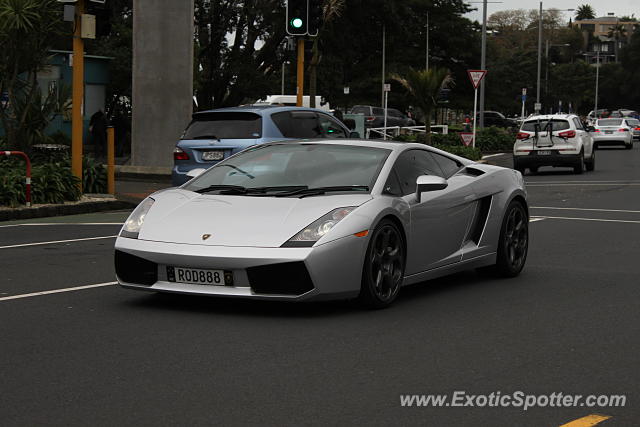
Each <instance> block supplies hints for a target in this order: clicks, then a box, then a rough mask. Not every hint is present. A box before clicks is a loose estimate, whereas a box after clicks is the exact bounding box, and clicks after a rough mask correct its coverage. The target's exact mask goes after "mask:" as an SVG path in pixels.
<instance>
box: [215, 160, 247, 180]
mask: <svg viewBox="0 0 640 427" xmlns="http://www.w3.org/2000/svg"><path fill="white" fill-rule="evenodd" d="M223 166H226V167H228V168H231V169H235V170H237V171H238V172H240V173H241V174H242V175H244V176H247V177H249V178H251V179H253V178H255V176H253V175H251V174H250V173H249V172H246V171H243V170H242V169H240V168H239V167H237V166H234V165H230V164H228V163H223V164H220V165H218V166H217V167H219V168H221V167H223Z"/></svg>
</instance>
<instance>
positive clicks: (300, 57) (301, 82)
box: [296, 37, 304, 107]
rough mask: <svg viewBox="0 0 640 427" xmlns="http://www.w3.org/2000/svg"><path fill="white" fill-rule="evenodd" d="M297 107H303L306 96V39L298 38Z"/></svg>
mask: <svg viewBox="0 0 640 427" xmlns="http://www.w3.org/2000/svg"><path fill="white" fill-rule="evenodd" d="M296 94H297V98H296V105H297V106H298V107H302V97H303V95H304V38H302V37H300V38H298V88H297V93H296Z"/></svg>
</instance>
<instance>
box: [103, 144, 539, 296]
mask: <svg viewBox="0 0 640 427" xmlns="http://www.w3.org/2000/svg"><path fill="white" fill-rule="evenodd" d="M528 222H529V217H528V207H527V195H526V192H525V188H524V183H523V179H522V175H521V174H520V173H519V172H517V171H515V170H512V169H506V168H501V167H497V166H490V165H484V164H478V163H474V162H472V161H470V160H467V159H464V158H461V157H457V156H453V155H451V154H448V153H446V152H443V151H440V150H437V149H434V148H431V147H428V146H425V145H422V144H405V143H395V142H373V141H360V140H344V139H343V140H322V141H319V140H310V141H302V142H284V141H283V142H274V143H268V144H263V145H259V146H254V147H251V148H248V149H246V150H244V151H243V152H241V153H238V154H236V155H234V156H232V157H230V158H228V159H225V160H223V161H222V162H220V163H218V164H216V165H215V166H213V167H211V168H210V169H208V170H207V171H206V172H204V173H202V174H201V175H199V176H197V177H196V178H194V179H192V180H191V181H189V182H187V183H186V184H184V185H183V186H181V187H179V188H173V189H167V190H163V191H160V192H157V193H155V194H152V195H151V196H150V197H148V198H147V199H145V200H144V201H143V202H142V203H141V204H140V205H139V206H138V207H137V208H136V209H135V210H134V211H133V212H132V214H131V216H130V217H129V219H128V220H127V221H126V223H125V225H124V226H123V228H122V230H121V232H120V235H119V237H118V239H117V240H116V244H115V250H116V251H115V268H116V274H117V279H118V281H119V283H120V284H121V285H122V286H123V287H126V288H131V289H139V290H147V291H160V292H177V293H186V294H198V295H218V296H226V297H242V298H256V299H271V300H292V301H302V300H320V299H333V298H344V299H350V298H358V299H359V300H360V301H361V302H362V303H364V304H365V305H368V306H371V307H377V308H380V307H385V306H387V305H389V304H390V303H391V302H393V300H394V299H395V298H396V296H397V294H398V291H399V289H400V287H401V286H403V285H409V284H412V283H417V282H422V281H424V280H427V279H432V278H435V277H439V276H444V275H447V274H451V273H454V272H457V271H460V270H466V269H473V268H482V269H483V270H484V271H489V272H493V273H495V274H497V275H500V276H506V277H513V276H516V275H518V274H519V273H520V271H521V270H522V268H523V266H524V264H525V260H526V256H527V248H528V239H529V237H528Z"/></svg>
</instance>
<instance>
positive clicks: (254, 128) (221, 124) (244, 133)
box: [182, 112, 262, 139]
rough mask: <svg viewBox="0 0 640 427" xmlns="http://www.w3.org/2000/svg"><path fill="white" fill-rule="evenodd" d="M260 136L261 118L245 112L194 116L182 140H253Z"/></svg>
mask: <svg viewBox="0 0 640 427" xmlns="http://www.w3.org/2000/svg"><path fill="white" fill-rule="evenodd" d="M261 136H262V117H261V116H260V115H258V114H255V113H246V112H212V113H200V114H196V115H195V116H194V118H193V121H192V122H191V123H190V124H189V126H188V127H187V129H186V130H185V131H184V134H183V135H182V139H255V138H260V137H261Z"/></svg>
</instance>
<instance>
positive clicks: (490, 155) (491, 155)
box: [482, 153, 509, 160]
mask: <svg viewBox="0 0 640 427" xmlns="http://www.w3.org/2000/svg"><path fill="white" fill-rule="evenodd" d="M507 154H509V153H497V154H487V155H486V156H482V160H484V159H490V158H491V157H498V156H505V155H507Z"/></svg>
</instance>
